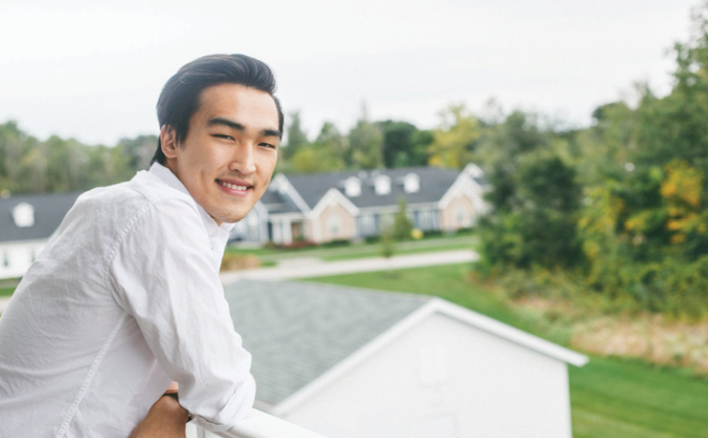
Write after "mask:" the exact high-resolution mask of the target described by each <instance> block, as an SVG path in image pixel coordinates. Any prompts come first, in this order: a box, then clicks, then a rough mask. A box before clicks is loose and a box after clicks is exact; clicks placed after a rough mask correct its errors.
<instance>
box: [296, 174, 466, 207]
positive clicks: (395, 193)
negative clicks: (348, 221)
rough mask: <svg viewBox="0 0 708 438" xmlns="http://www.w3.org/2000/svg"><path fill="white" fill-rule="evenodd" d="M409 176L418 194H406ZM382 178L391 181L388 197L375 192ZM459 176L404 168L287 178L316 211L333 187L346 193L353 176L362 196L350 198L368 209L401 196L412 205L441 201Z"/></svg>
mask: <svg viewBox="0 0 708 438" xmlns="http://www.w3.org/2000/svg"><path fill="white" fill-rule="evenodd" d="M410 173H413V174H415V175H418V177H419V178H420V190H418V191H417V192H415V193H406V192H405V191H404V190H403V178H404V177H405V176H406V175H408V174H410ZM380 175H386V176H388V177H389V178H391V191H390V192H389V193H388V194H385V195H378V194H376V192H375V190H374V181H375V179H376V178H377V177H378V176H380ZM459 175H460V171H458V170H454V169H440V168H437V167H404V168H396V169H382V170H369V171H363V170H359V171H342V172H330V173H308V174H287V175H285V177H286V178H287V179H288V181H290V183H291V184H292V186H293V187H294V188H295V190H297V192H298V193H299V194H300V196H302V199H303V200H304V201H305V203H307V205H308V206H309V207H310V208H314V207H315V205H317V203H318V202H319V201H320V199H322V197H323V196H324V195H325V194H326V193H327V191H328V190H329V189H330V188H336V189H337V190H339V191H340V192H342V194H345V192H344V181H345V180H346V179H348V178H350V177H357V178H359V179H360V180H361V182H362V184H361V194H360V195H359V196H354V197H347V198H348V199H349V200H350V201H351V202H352V203H353V204H354V205H356V206H357V207H358V208H368V207H382V206H390V205H396V203H397V202H398V198H400V197H401V196H403V197H405V198H406V202H408V203H409V204H421V203H433V202H438V201H439V200H440V199H441V198H442V197H443V195H445V193H446V192H447V191H448V189H449V188H450V186H452V184H453V183H454V182H455V180H456V179H457V177H458V176H459Z"/></svg>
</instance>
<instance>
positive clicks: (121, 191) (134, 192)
mask: <svg viewBox="0 0 708 438" xmlns="http://www.w3.org/2000/svg"><path fill="white" fill-rule="evenodd" d="M148 212H150V214H149V216H152V217H155V218H156V219H158V218H160V217H162V218H164V217H166V216H175V215H177V216H179V217H180V218H181V220H182V221H184V222H185V223H186V222H191V221H190V220H189V219H190V218H191V219H193V220H194V221H195V222H197V221H199V220H201V219H200V214H199V210H198V207H197V205H196V202H195V201H194V199H193V198H192V197H190V196H189V195H187V194H185V193H182V192H181V191H179V190H175V189H174V188H171V187H169V186H168V185H166V184H164V182H162V181H161V180H160V178H158V177H156V176H154V175H151V174H149V173H148V172H139V173H138V174H137V175H136V176H135V177H134V178H133V179H132V180H130V181H127V182H124V183H120V184H115V185H112V186H108V187H100V188H96V189H93V190H89V191H88V192H85V193H84V194H82V195H81V196H79V198H78V199H77V201H76V203H75V204H74V207H73V208H72V211H71V212H70V213H69V215H68V216H67V219H69V221H75V220H79V221H81V222H85V220H87V219H89V220H90V221H96V222H97V223H96V224H95V225H98V226H99V227H100V228H111V229H115V232H120V230H121V229H123V228H124V227H125V226H126V225H128V223H130V222H132V221H133V220H134V219H137V218H138V217H139V216H144V213H148Z"/></svg>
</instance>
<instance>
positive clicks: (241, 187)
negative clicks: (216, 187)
mask: <svg viewBox="0 0 708 438" xmlns="http://www.w3.org/2000/svg"><path fill="white" fill-rule="evenodd" d="M219 184H221V185H222V186H224V187H228V188H230V189H232V190H248V187H247V186H237V185H236V184H229V183H227V182H224V181H219Z"/></svg>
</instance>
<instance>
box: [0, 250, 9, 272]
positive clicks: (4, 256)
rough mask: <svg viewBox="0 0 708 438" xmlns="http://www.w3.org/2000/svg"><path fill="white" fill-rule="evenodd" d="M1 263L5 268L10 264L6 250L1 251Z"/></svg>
mask: <svg viewBox="0 0 708 438" xmlns="http://www.w3.org/2000/svg"><path fill="white" fill-rule="evenodd" d="M2 265H3V266H4V267H6V268H8V267H9V266H10V254H8V253H7V251H5V252H3V253H2Z"/></svg>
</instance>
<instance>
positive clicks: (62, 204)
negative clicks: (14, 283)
mask: <svg viewBox="0 0 708 438" xmlns="http://www.w3.org/2000/svg"><path fill="white" fill-rule="evenodd" d="M78 196H79V193H66V194H38V195H19V196H12V197H8V198H2V199H0V279H3V278H16V277H21V276H23V275H24V274H25V272H26V271H27V268H29V265H30V264H31V263H32V262H33V261H34V259H35V258H36V257H37V255H38V254H39V252H40V251H41V250H42V248H44V245H46V243H47V241H49V238H50V237H51V235H52V234H53V233H54V231H56V229H57V228H59V224H61V221H62V220H63V219H64V216H65V215H66V213H67V212H68V211H69V209H70V208H71V206H72V205H74V202H75V201H76V198H78Z"/></svg>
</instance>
